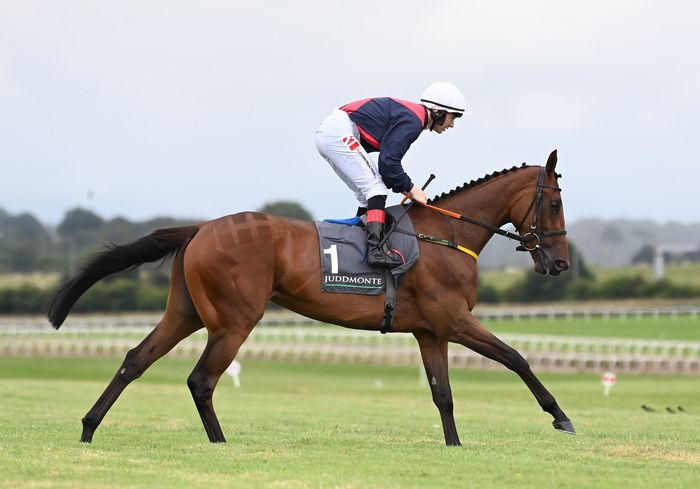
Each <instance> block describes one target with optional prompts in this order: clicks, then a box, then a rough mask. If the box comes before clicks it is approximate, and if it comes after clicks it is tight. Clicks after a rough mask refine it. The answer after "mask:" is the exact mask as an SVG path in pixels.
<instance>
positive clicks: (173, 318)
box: [80, 252, 204, 443]
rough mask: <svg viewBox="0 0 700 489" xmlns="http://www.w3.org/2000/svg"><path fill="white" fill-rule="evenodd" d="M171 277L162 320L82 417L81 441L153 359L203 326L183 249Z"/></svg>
mask: <svg viewBox="0 0 700 489" xmlns="http://www.w3.org/2000/svg"><path fill="white" fill-rule="evenodd" d="M172 280H173V281H172V284H171V286H170V295H169V297H168V305H167V308H166V310H165V314H164V316H163V319H161V321H160V323H158V326H156V327H155V329H154V330H153V331H151V333H150V334H149V335H148V336H146V338H145V339H144V340H143V341H142V342H141V343H140V344H139V345H138V346H137V347H136V348H134V349H132V350H130V351H129V352H128V353H127V354H126V357H125V358H124V362H123V363H122V364H121V366H120V367H119V370H117V374H116V375H115V376H114V378H113V379H112V381H111V382H110V383H109V385H108V386H107V389H105V391H104V392H103V393H102V395H101V396H100V398H99V399H98V400H97V402H96V403H95V405H94V406H93V407H92V409H90V411H88V413H87V414H86V415H85V417H84V418H83V433H82V435H81V437H80V441H82V442H87V443H89V442H91V441H92V436H93V434H94V433H95V430H96V429H97V427H98V426H99V424H100V423H101V422H102V419H103V418H104V417H105V415H106V414H107V411H109V409H110V408H111V407H112V405H113V404H114V402H115V401H116V400H117V398H118V397H119V395H120V394H121V393H122V392H123V391H124V389H125V388H126V386H127V385H129V384H130V383H131V382H133V381H134V380H136V379H138V378H139V377H140V376H141V375H142V374H143V373H144V372H145V371H146V369H147V368H148V367H150V366H151V365H152V364H153V362H155V361H156V360H158V359H159V358H160V357H162V356H163V355H165V354H166V353H167V352H169V351H170V350H171V349H172V348H173V347H174V346H175V345H177V344H178V343H179V342H180V341H182V339H184V338H186V337H187V336H189V335H191V334H192V333H193V332H195V331H197V330H198V329H201V328H202V327H203V326H204V325H203V324H202V321H201V320H200V319H199V316H198V315H197V312H196V310H195V309H194V305H193V304H192V300H191V299H190V296H189V293H188V292H187V287H186V286H185V282H184V280H183V276H182V252H180V253H178V254H177V255H176V257H175V260H174V261H173V273H172Z"/></svg>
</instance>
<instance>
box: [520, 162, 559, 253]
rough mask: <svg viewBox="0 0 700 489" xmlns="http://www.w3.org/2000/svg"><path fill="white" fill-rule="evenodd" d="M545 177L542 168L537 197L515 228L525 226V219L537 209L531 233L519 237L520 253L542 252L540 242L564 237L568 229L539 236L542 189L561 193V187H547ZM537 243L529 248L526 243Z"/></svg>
mask: <svg viewBox="0 0 700 489" xmlns="http://www.w3.org/2000/svg"><path fill="white" fill-rule="evenodd" d="M544 177H545V168H544V167H542V168H541V169H540V177H539V179H538V180H537V190H536V191H535V197H534V198H533V199H532V202H530V206H529V207H528V208H527V211H526V212H525V215H524V216H523V218H522V219H521V220H520V222H519V223H518V225H517V226H515V229H516V230H518V229H520V227H521V226H522V225H523V223H524V222H525V219H527V216H528V215H529V214H530V212H532V209H533V208H534V209H535V213H534V215H533V216H532V223H531V224H530V232H528V233H525V234H523V235H522V236H519V238H520V239H519V241H520V243H521V244H520V246H518V247H517V248H516V250H518V251H535V250H541V249H542V248H541V247H540V242H541V241H542V240H543V239H544V238H549V237H551V236H564V235H566V229H556V230H554V231H540V233H539V234H538V233H537V232H536V231H537V222H538V221H539V220H540V217H541V216H542V189H545V188H551V189H552V190H556V191H557V192H561V188H560V187H554V186H552V185H545V184H544ZM533 240H534V241H535V245H534V246H532V247H528V246H527V245H526V244H525V243H526V242H528V241H533Z"/></svg>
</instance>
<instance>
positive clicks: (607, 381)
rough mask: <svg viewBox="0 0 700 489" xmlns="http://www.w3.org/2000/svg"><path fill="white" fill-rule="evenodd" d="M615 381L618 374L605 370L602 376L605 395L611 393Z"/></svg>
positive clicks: (601, 381)
mask: <svg viewBox="0 0 700 489" xmlns="http://www.w3.org/2000/svg"><path fill="white" fill-rule="evenodd" d="M615 382H617V375H615V374H614V373H612V372H605V373H604V374H603V375H602V376H601V378H600V383H601V384H603V395H604V396H605V397H607V396H608V394H610V389H611V388H612V386H614V385H615Z"/></svg>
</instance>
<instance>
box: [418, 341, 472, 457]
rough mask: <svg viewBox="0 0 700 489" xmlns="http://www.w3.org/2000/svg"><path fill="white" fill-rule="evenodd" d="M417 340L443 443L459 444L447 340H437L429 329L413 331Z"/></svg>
mask: <svg viewBox="0 0 700 489" xmlns="http://www.w3.org/2000/svg"><path fill="white" fill-rule="evenodd" d="M413 336H415V337H416V339H417V340H418V346H419V347H420V354H421V358H422V359H423V365H424V366H425V373H426V375H427V376H428V383H429V384H430V390H431V392H432V393H433V402H434V403H435V405H436V406H437V408H438V411H439V412H440V419H441V420H442V431H443V432H444V433H445V444H447V445H448V446H449V445H453V446H459V445H461V443H460V442H459V435H458V434H457V426H456V425H455V418H454V414H453V403H452V390H451V389H450V378H449V374H448V370H447V342H446V341H442V340H439V339H438V338H437V337H436V336H435V335H434V334H433V333H431V332H429V331H419V332H414V333H413Z"/></svg>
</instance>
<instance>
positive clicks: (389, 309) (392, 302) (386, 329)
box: [379, 270, 396, 334]
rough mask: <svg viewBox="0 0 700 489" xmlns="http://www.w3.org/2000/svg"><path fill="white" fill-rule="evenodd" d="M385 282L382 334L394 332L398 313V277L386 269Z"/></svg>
mask: <svg viewBox="0 0 700 489" xmlns="http://www.w3.org/2000/svg"><path fill="white" fill-rule="evenodd" d="M384 283H385V284H386V294H385V295H384V319H383V320H382V327H381V329H380V330H379V331H381V333H382V334H386V333H391V332H393V331H394V330H393V328H392V326H393V324H394V314H395V313H396V278H395V277H394V274H392V273H391V270H384Z"/></svg>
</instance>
